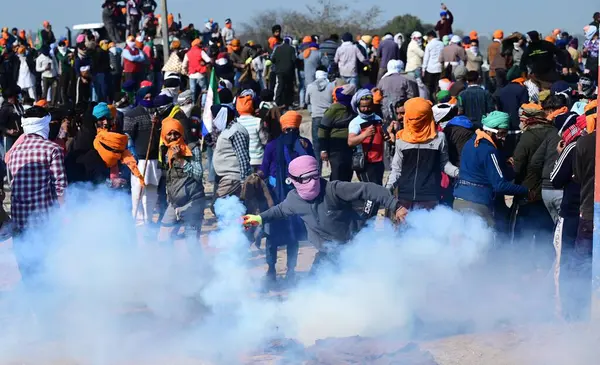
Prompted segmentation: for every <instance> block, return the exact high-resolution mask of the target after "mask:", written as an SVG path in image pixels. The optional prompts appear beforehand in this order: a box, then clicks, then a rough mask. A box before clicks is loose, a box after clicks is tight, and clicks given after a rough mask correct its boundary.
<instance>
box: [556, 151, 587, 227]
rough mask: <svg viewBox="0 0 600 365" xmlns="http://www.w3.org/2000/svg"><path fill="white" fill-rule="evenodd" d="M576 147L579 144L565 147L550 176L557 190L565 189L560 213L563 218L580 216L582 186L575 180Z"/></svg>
mask: <svg viewBox="0 0 600 365" xmlns="http://www.w3.org/2000/svg"><path fill="white" fill-rule="evenodd" d="M576 146H577V142H571V143H570V144H569V145H568V146H567V147H565V149H564V150H563V151H562V153H561V154H560V156H559V157H558V160H557V161H556V165H555V166H554V169H553V170H552V173H551V174H550V180H551V182H552V186H553V187H554V188H555V189H563V198H562V202H561V203H560V212H559V215H560V216H561V217H563V218H565V217H578V216H579V205H580V204H581V199H580V190H581V185H579V184H578V183H576V182H575V181H574V180H573V167H574V164H575V147H576Z"/></svg>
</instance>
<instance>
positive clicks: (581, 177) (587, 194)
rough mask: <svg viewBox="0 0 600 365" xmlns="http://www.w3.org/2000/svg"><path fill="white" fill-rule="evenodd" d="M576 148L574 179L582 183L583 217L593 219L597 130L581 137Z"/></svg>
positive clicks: (581, 209) (581, 211) (581, 210)
mask: <svg viewBox="0 0 600 365" xmlns="http://www.w3.org/2000/svg"><path fill="white" fill-rule="evenodd" d="M575 148H576V150H575V166H574V167H573V180H574V181H575V182H576V183H579V184H580V185H581V207H580V213H581V218H583V219H585V220H589V221H591V220H593V219H594V169H595V157H596V131H594V132H593V133H592V134H588V135H587V136H583V137H581V138H579V140H578V141H577V146H576V147H575Z"/></svg>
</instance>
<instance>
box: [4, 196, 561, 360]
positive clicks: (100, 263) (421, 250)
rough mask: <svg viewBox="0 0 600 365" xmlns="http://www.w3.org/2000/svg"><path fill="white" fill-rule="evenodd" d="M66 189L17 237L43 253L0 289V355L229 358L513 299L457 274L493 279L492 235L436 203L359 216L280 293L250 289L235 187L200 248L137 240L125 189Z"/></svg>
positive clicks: (459, 317)
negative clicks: (38, 268) (337, 243)
mask: <svg viewBox="0 0 600 365" xmlns="http://www.w3.org/2000/svg"><path fill="white" fill-rule="evenodd" d="M69 190H70V191H69V196H67V206H66V207H65V208H64V209H60V210H56V211H54V212H53V213H52V215H51V219H50V220H49V222H47V224H46V225H45V226H44V227H41V228H40V229H38V230H36V231H35V232H32V233H30V234H28V235H27V236H25V237H23V238H22V239H21V241H20V242H18V243H17V244H20V245H22V246H21V247H31V250H30V252H29V254H30V255H31V257H36V256H39V255H38V254H39V253H40V252H47V253H48V254H47V256H46V257H45V259H44V264H45V265H44V269H43V271H42V273H41V275H40V279H41V280H39V282H36V283H35V285H34V286H29V287H27V286H23V285H19V286H18V287H17V288H15V289H14V290H11V291H8V292H5V293H4V294H3V295H2V296H1V297H0V306H1V307H0V310H1V312H2V313H5V314H6V313H10V316H6V315H3V316H2V318H0V320H1V322H0V325H1V328H3V331H2V333H1V334H0V363H4V362H8V361H12V360H15V359H20V360H31V359H32V357H35V356H36V355H35V354H41V352H40V351H38V350H39V349H40V342H36V341H38V340H39V341H42V343H48V341H50V343H57V344H60V345H56V346H54V347H52V348H53V349H54V350H52V351H51V355H48V354H46V355H44V356H45V357H44V361H45V362H50V361H47V360H48V359H51V358H54V357H61V358H70V359H73V360H74V361H77V362H78V363H80V364H92V365H104V364H109V363H110V364H115V363H131V362H133V361H136V362H140V361H145V362H149V363H161V362H162V363H165V361H166V362H167V363H171V364H175V363H177V361H176V359H181V358H184V357H187V358H189V357H191V358H194V359H201V360H202V361H206V362H208V363H212V364H236V363H240V362H241V357H242V356H243V355H244V354H247V353H249V352H252V351H253V350H256V349H257V348H260V347H261V346H263V345H264V344H265V343H266V342H267V341H269V340H271V339H273V338H281V337H288V338H293V339H297V340H299V341H300V342H301V343H302V344H304V345H310V344H312V343H314V341H315V340H317V339H320V338H327V337H344V336H354V335H361V336H387V335H392V336H398V337H409V336H411V335H412V334H414V332H415V328H414V327H415V326H414V325H415V323H417V322H418V321H416V320H415V319H416V318H422V319H423V320H425V321H434V322H435V321H440V322H444V321H450V322H453V321H459V322H460V321H471V322H473V323H475V324H482V326H486V325H488V324H490V323H492V324H493V323H494V322H495V321H496V320H499V319H503V318H506V316H509V317H510V316H512V315H514V313H515V312H519V311H521V310H522V309H523V308H521V307H518V306H517V307H516V308H512V310H513V311H514V312H511V311H508V312H507V311H506V308H505V307H506V304H507V302H510V300H507V299H506V298H504V299H499V298H497V297H496V296H493V295H489V294H490V293H493V291H494V290H493V289H494V285H495V282H494V281H493V280H492V281H490V282H486V283H482V282H480V281H477V280H466V278H467V277H472V274H473V270H475V272H480V271H479V270H482V271H481V272H480V273H487V275H483V274H482V275H476V276H478V277H485V278H486V279H490V278H496V279H498V278H497V276H498V275H497V273H498V272H499V271H494V270H491V271H490V270H489V266H492V265H488V263H487V262H486V261H485V260H483V258H484V257H485V256H487V255H489V251H490V247H491V243H492V241H493V235H492V232H491V231H490V230H489V229H488V228H487V227H486V226H485V224H484V223H483V221H482V220H480V219H479V218H476V217H473V216H469V215H461V214H457V213H455V212H453V211H451V210H448V209H445V208H438V209H436V210H434V211H432V212H414V213H411V214H410V215H409V216H408V224H407V225H406V227H404V228H403V229H402V230H401V231H400V232H397V231H395V230H394V228H393V227H392V226H391V225H390V224H385V225H384V226H383V228H380V227H378V228H377V229H376V228H374V227H373V226H367V227H366V228H365V229H364V230H363V231H362V232H361V233H360V234H359V235H357V237H356V238H355V240H354V242H353V243H352V244H349V245H346V246H345V247H344V249H343V250H341V251H340V253H339V260H338V264H337V265H335V266H333V265H331V266H325V267H323V268H322V269H321V270H320V273H319V276H318V277H317V278H308V279H305V280H304V281H301V283H300V285H299V287H297V288H296V289H294V290H291V291H290V293H289V297H288V299H287V300H285V301H282V302H279V301H275V300H271V299H267V298H264V297H261V296H259V295H257V293H258V291H259V285H260V284H261V282H260V280H259V277H255V276H253V275H251V274H249V271H248V268H247V264H248V247H249V243H248V241H247V239H246V237H245V236H244V234H243V230H242V227H241V224H240V216H241V215H242V214H243V213H244V207H243V206H242V205H241V203H240V202H239V201H238V200H237V199H236V198H229V199H222V200H219V201H218V202H217V203H216V205H215V210H216V213H217V216H218V219H219V229H218V230H216V231H215V232H212V233H210V236H209V242H210V243H209V245H210V246H211V247H212V249H211V250H207V251H206V252H204V251H203V250H202V249H200V248H199V246H194V245H188V248H187V251H182V249H181V248H180V247H174V246H172V245H170V244H169V245H166V244H157V243H155V242H153V241H151V240H148V239H146V240H139V237H140V234H139V232H135V231H134V228H133V226H134V225H133V222H132V219H131V218H130V212H131V209H130V207H129V206H128V202H129V197H128V196H123V195H119V194H114V193H111V192H107V191H106V190H103V189H99V190H94V191H83V190H78V189H75V188H70V189H69ZM138 242H139V243H138ZM41 248H45V249H44V250H42V249H41ZM482 263H483V264H482ZM497 281H498V280H496V282H497ZM490 287H491V289H490ZM486 289H487V290H486ZM527 289H528V290H529V289H530V288H527ZM546 299H547V300H551V299H548V298H546ZM491 300H493V301H494V302H491ZM32 312H33V313H35V316H32V315H31V313H32ZM488 322H489V323H488ZM476 327H477V326H476ZM32 341H33V342H32ZM161 360H163V361H161Z"/></svg>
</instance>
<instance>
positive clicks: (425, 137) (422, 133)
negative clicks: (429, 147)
mask: <svg viewBox="0 0 600 365" xmlns="http://www.w3.org/2000/svg"><path fill="white" fill-rule="evenodd" d="M404 109H405V110H406V112H405V114H404V129H402V130H401V131H400V132H398V138H400V139H401V140H403V141H405V142H408V143H424V142H427V141H430V140H432V139H433V138H435V136H436V134H437V132H436V130H435V120H434V119H433V110H432V104H431V102H430V101H428V100H425V99H423V98H412V99H410V100H408V101H407V102H406V103H405V104H404Z"/></svg>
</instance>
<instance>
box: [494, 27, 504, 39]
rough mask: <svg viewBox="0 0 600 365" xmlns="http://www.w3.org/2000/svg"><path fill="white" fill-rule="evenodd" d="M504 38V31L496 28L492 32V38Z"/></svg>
mask: <svg viewBox="0 0 600 365" xmlns="http://www.w3.org/2000/svg"><path fill="white" fill-rule="evenodd" d="M502 38H504V32H503V31H501V30H500V29H498V30H497V31H495V32H494V39H502Z"/></svg>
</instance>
